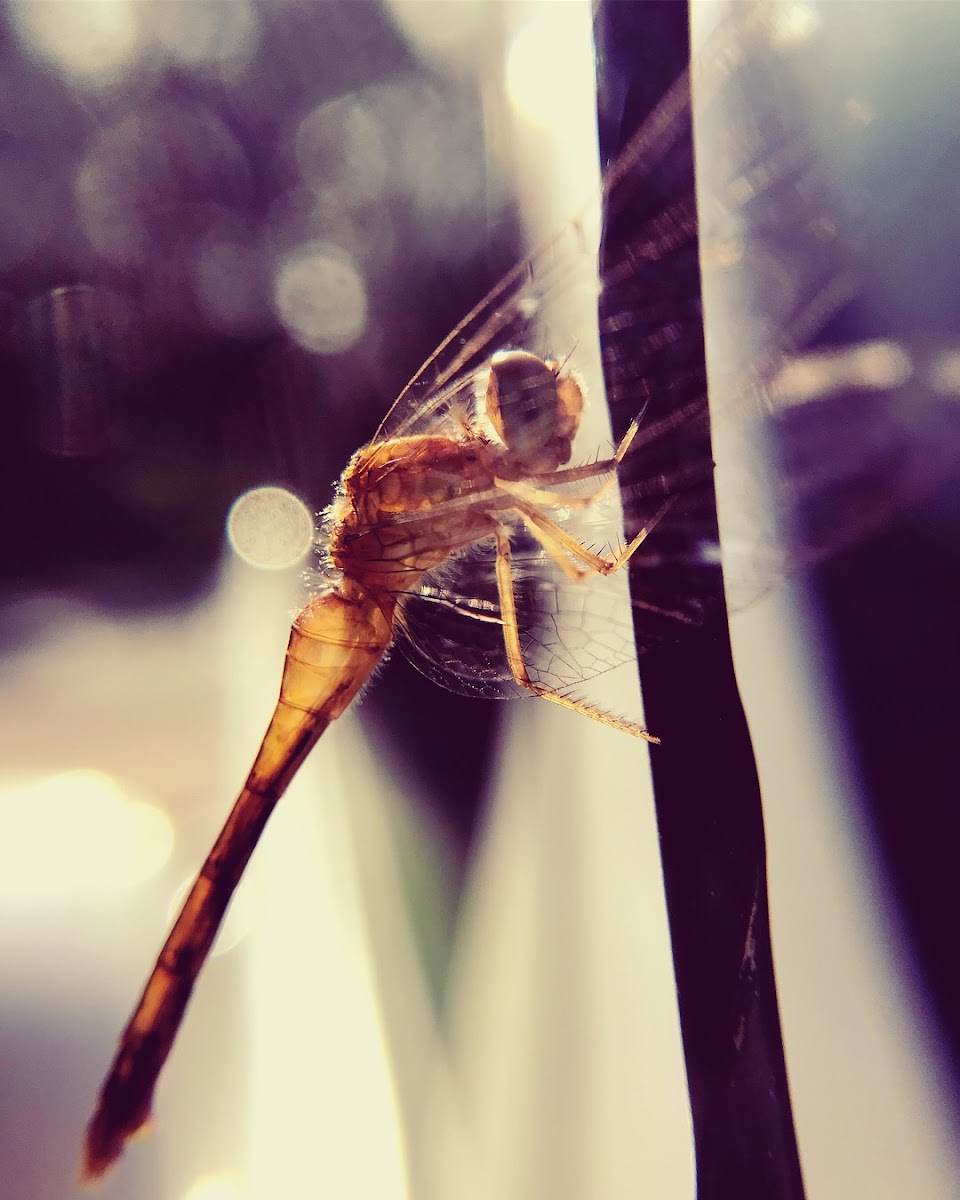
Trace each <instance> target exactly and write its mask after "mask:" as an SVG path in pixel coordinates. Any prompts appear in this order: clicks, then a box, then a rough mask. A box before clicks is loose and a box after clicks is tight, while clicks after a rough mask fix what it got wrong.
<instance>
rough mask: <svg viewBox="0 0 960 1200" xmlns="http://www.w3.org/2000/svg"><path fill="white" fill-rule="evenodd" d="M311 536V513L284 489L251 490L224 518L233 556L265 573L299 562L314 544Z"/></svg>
mask: <svg viewBox="0 0 960 1200" xmlns="http://www.w3.org/2000/svg"><path fill="white" fill-rule="evenodd" d="M313 534H314V525H313V517H312V516H311V515H310V510H309V509H308V508H307V506H306V505H305V504H304V503H303V501H302V500H301V499H300V498H299V497H298V496H295V495H294V494H293V492H289V491H287V489H286V488H280V487H257V488H251V489H250V490H249V491H247V492H244V493H243V495H242V496H239V497H238V498H237V499H236V500H235V501H234V503H233V507H232V508H231V509H230V513H229V515H228V517H227V539H228V541H229V542H230V545H231V547H232V548H233V551H234V553H235V554H237V555H238V556H239V557H240V558H242V559H243V560H244V562H247V563H249V564H250V565H251V566H254V567H259V568H261V570H265V571H279V570H283V569H284V568H286V567H292V566H294V565H295V564H296V563H298V562H300V560H301V559H302V558H303V557H304V556H305V555H306V554H307V553H308V551H309V550H310V547H311V546H312V545H313Z"/></svg>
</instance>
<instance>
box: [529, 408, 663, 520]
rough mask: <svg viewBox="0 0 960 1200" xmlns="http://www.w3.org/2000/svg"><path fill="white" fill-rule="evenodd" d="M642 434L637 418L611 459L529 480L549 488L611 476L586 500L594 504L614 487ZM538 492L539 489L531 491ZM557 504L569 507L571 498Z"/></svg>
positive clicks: (603, 459) (547, 473) (567, 468)
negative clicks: (619, 470)
mask: <svg viewBox="0 0 960 1200" xmlns="http://www.w3.org/2000/svg"><path fill="white" fill-rule="evenodd" d="M639 432H640V417H635V418H634V420H633V421H631V422H630V428H629V429H628V430H627V432H626V433H625V434H624V435H623V437H622V438H621V439H620V444H619V445H618V446H617V448H616V450H615V451H614V452H613V454H612V456H611V457H610V458H601V459H599V460H598V461H597V462H593V463H584V464H583V465H582V466H579V467H561V469H560V470H559V471H545V472H543V473H542V474H540V475H529V476H528V477H527V478H528V479H530V480H532V481H533V482H534V483H535V484H545V485H547V486H548V487H549V486H550V485H551V484H567V483H577V482H579V481H580V480H581V479H596V478H597V476H598V475H609V476H610V478H609V479H608V480H607V481H606V482H605V483H604V484H603V485H602V487H601V488H600V489H599V490H598V491H596V492H595V493H594V494H593V495H592V496H588V497H587V498H586V500H585V503H586V504H592V503H593V502H594V501H595V500H599V499H600V497H601V496H602V495H604V493H606V492H607V491H609V489H610V488H611V487H613V484H614V481H615V480H616V475H615V472H616V469H617V467H618V466H619V465H620V464H621V463H622V462H623V460H624V458H626V456H627V451H628V450H629V449H630V446H631V445H632V444H633V440H634V438H635V437H636V436H637V434H638V433H639ZM531 490H537V489H531ZM557 503H564V504H567V505H568V506H569V504H570V497H569V496H563V497H562V500H560V501H557Z"/></svg>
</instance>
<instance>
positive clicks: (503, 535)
mask: <svg viewBox="0 0 960 1200" xmlns="http://www.w3.org/2000/svg"><path fill="white" fill-rule="evenodd" d="M496 539H497V568H496V570H497V592H498V594H499V597H500V616H501V620H502V622H503V644H504V648H505V649H506V652H507V662H508V663H509V664H510V672H511V674H512V675H513V678H514V680H515V681H516V682H517V683H518V684H519V685H520V687H523V688H526V689H527V691H528V692H532V693H533V695H535V696H542V697H543V699H544V700H550V701H552V703H554V704H559V705H560V706H561V707H562V708H569V709H571V710H572V711H573V712H578V713H582V714H583V715H584V716H586V717H591V718H592V719H593V720H594V721H599V722H600V724H601V725H609V726H610V727H611V728H612V729H618V730H620V731H621V732H622V733H630V734H633V736H634V737H638V738H641V739H642V740H643V741H645V742H659V741H660V739H659V738H657V737H654V736H653V734H651V733H648V732H647V731H646V730H645V729H644V728H643V727H642V726H640V725H637V724H636V723H635V722H633V721H628V720H627V719H626V718H625V717H617V716H614V715H613V714H612V713H607V712H604V711H603V709H601V708H597V707H596V706H595V705H593V704H587V703H586V702H585V701H583V700H575V699H574V698H573V697H572V696H564V695H562V694H561V693H560V692H552V691H550V689H549V688H545V687H542V686H541V685H540V684H539V683H536V682H534V680H533V679H531V678H530V673H529V671H528V670H527V666H526V663H525V662H524V661H523V649H522V647H521V645H520V627H519V625H518V624H517V605H516V600H515V599H514V595H513V573H512V571H511V568H510V535H509V533H508V531H507V530H506V529H505V528H504V527H503V526H502V525H498V526H497V529H496Z"/></svg>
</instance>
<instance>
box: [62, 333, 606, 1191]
mask: <svg viewBox="0 0 960 1200" xmlns="http://www.w3.org/2000/svg"><path fill="white" fill-rule="evenodd" d="M581 404H582V396H581V393H580V389H579V387H578V385H577V384H576V382H575V381H574V380H573V379H572V378H570V377H564V376H560V375H559V373H558V371H557V369H556V368H555V367H553V366H552V365H549V364H546V363H544V362H542V361H541V360H539V359H536V358H535V356H533V355H519V354H515V355H514V356H513V357H512V358H507V359H505V360H503V361H502V362H498V359H497V357H496V356H495V358H494V360H493V362H492V364H491V368H490V377H489V385H488V390H487V405H486V417H487V419H488V420H489V423H490V425H491V426H492V430H491V434H490V436H485V435H483V434H481V433H479V432H476V431H475V430H474V429H473V427H472V426H469V425H468V426H466V427H465V429H464V432H463V434H462V435H461V436H459V437H454V436H438V435H429V434H428V435H420V436H414V437H395V438H388V439H384V440H381V441H375V442H373V443H371V444H370V445H369V446H366V447H364V448H363V449H362V450H359V451H358V452H357V453H356V454H355V455H354V457H353V459H352V460H351V461H350V463H349V465H348V466H347V469H346V470H345V471H344V473H343V476H342V478H341V481H340V488H339V491H338V495H337V499H336V500H335V501H334V503H333V505H332V506H331V509H330V511H329V513H328V517H327V519H328V529H329V535H330V537H329V546H328V548H327V558H328V565H329V566H330V567H332V568H333V569H334V572H335V575H334V582H333V583H332V584H331V585H330V586H329V587H328V588H327V589H326V590H325V591H323V592H321V593H320V594H319V595H317V596H315V597H314V598H313V599H311V600H310V602H309V603H308V604H307V605H306V607H305V608H304V609H303V610H302V612H301V613H300V614H299V615H298V616H297V618H296V620H295V621H294V623H293V628H292V630H291V633H290V640H289V643H288V646H287V653H286V659H285V663H284V670H283V677H282V681H281V687H280V697H279V699H278V701H277V706H276V709H275V710H274V713H273V716H272V718H271V721H270V725H269V727H268V729H267V732H266V735H265V736H264V739H263V742H262V744H261V746H260V750H259V753H258V754H257V757H256V760H255V762H254V765H253V767H252V769H251V771H250V774H249V775H248V777H247V781H246V783H245V785H244V788H243V790H242V792H241V793H240V796H239V798H238V799H237V801H236V803H235V805H234V807H233V809H232V811H231V813H230V816H229V817H228V818H227V821H226V824H225V825H224V827H223V829H222V831H221V833H220V835H219V837H218V838H217V841H216V843H215V844H214V846H213V849H212V850H211V851H210V854H209V855H208V856H207V859H206V861H205V863H204V864H203V867H202V868H201V870H200V873H199V875H198V876H197V879H196V881H195V882H194V885H193V888H192V889H191V891H190V894H189V895H188V897H187V899H186V901H185V903H184V905H183V908H182V910H181V912H180V915H179V916H178V918H177V920H176V922H175V924H174V926H173V929H172V930H171V932H170V934H169V936H168V938H167V941H166V943H165V944H164V947H163V949H162V951H161V953H160V956H159V958H158V960H157V963H156V965H155V967H154V969H153V972H152V974H151V976H150V978H149V980H148V981H147V985H146V988H145V989H144V992H143V994H142V996H141V998H140V1001H139V1003H138V1005H137V1007H136V1009H135V1011H134V1013H133V1016H132V1017H131V1019H130V1022H129V1024H128V1025H127V1028H126V1029H125V1030H124V1032H123V1035H122V1036H121V1039H120V1044H119V1047H118V1049H117V1052H116V1055H115V1057H114V1060H113V1063H112V1065H111V1068H110V1071H109V1073H108V1074H107V1077H106V1079H105V1081H104V1084H103V1087H102V1089H101V1093H100V1098H99V1103H98V1106H97V1109H96V1112H95V1113H94V1116H93V1119H92V1121H91V1123H90V1126H89V1129H88V1132H87V1140H86V1145H85V1150H84V1159H83V1164H82V1174H83V1177H84V1178H86V1179H94V1178H97V1177H98V1176H100V1175H102V1174H103V1173H104V1172H105V1171H106V1170H108V1169H109V1167H110V1166H111V1165H112V1164H113V1162H114V1161H115V1160H116V1159H117V1158H118V1157H119V1155H120V1154H121V1152H122V1150H123V1147H124V1145H125V1143H126V1141H127V1140H128V1139H129V1138H130V1137H132V1136H133V1135H134V1134H135V1133H136V1132H137V1131H138V1130H139V1129H141V1128H142V1127H143V1126H144V1125H145V1124H146V1123H147V1122H148V1120H149V1118H150V1106H151V1103H152V1098H153V1091H154V1087H155V1085H156V1081H157V1077H158V1075H159V1073H160V1070H161V1068H162V1066H163V1063H164V1062H165V1060H166V1058H167V1055H168V1054H169V1052H170V1048H171V1046H172V1044H173V1040H174V1037H175V1036H176V1033H177V1030H178V1029H179V1026H180V1022H181V1020H182V1019H183V1014H184V1011H185V1009H186V1007H187V1003H188V1001H189V999H190V995H191V993H192V991H193V985H194V982H195V981H196V978H197V976H198V974H199V972H200V969H201V967H202V965H203V963H204V961H205V960H206V957H207V955H208V954H209V952H210V949H211V947H212V945H213V941H214V938H215V937H216V933H217V930H218V929H219V926H220V923H221V921H222V919H223V916H224V914H225V912H226V909H227V906H228V904H229V901H230V897H231V896H232V894H233V891H234V889H235V888H236V886H237V883H238V882H239V880H240V876H241V874H242V873H243V871H244V869H245V867H246V865H247V862H248V861H249V858H250V855H251V854H252V852H253V849H254V847H255V846H256V843H257V840H258V839H259V837H260V835H261V833H262V832H263V829H264V827H265V825H266V823H267V820H268V818H269V816H270V814H271V812H272V811H273V809H274V807H275V805H276V803H277V801H278V800H279V799H280V797H281V795H282V794H283V792H284V791H285V790H286V788H287V786H288V784H289V782H290V780H291V779H292V778H293V776H294V774H295V773H296V771H297V769H298V768H299V766H300V764H301V763H302V762H303V760H304V759H305V758H306V756H307V754H308V753H309V751H310V750H311V748H312V747H313V745H314V744H315V743H316V741H317V739H318V738H319V737H320V735H321V734H322V733H323V731H324V730H325V729H326V727H327V726H328V725H329V724H330V722H331V721H333V720H335V719H336V718H337V717H338V716H340V714H341V713H342V712H343V711H344V710H345V709H346V708H347V706H348V705H349V704H350V702H351V700H353V699H354V697H355V696H356V695H357V693H358V692H359V690H360V689H361V688H362V687H363V685H364V683H365V682H366V681H367V680H368V679H369V678H370V675H371V674H372V672H373V670H374V669H375V667H376V665H377V663H378V662H379V661H380V659H381V658H382V657H383V655H384V653H385V652H386V650H387V648H388V647H389V646H390V643H391V642H392V640H393V636H394V627H395V622H396V616H397V608H398V605H399V603H400V601H401V598H402V597H403V596H404V595H409V594H410V593H411V592H413V591H415V590H416V588H417V586H418V584H419V582H420V579H421V577H422V575H423V573H424V572H425V571H428V570H430V569H431V568H433V567H436V566H438V565H440V564H441V563H442V562H443V561H444V559H446V558H447V557H449V555H450V554H452V553H454V552H455V551H457V550H459V549H461V548H463V547H464V546H468V545H470V544H471V543H473V542H476V541H478V540H480V539H483V538H487V537H491V536H494V535H496V534H497V531H498V526H499V524H500V522H501V521H502V519H503V514H504V512H505V511H506V510H509V509H510V508H512V507H513V506H514V504H515V503H516V501H515V499H514V498H513V496H512V495H511V493H510V491H509V489H508V486H506V484H507V483H508V481H522V480H524V479H529V478H531V477H532V476H535V475H538V474H540V475H546V474H548V473H549V472H551V471H555V470H556V469H557V468H558V467H560V466H561V465H562V464H563V463H566V462H567V461H568V459H569V457H570V446H571V440H572V438H573V435H574V433H575V431H576V428H577V423H578V420H579V415H580V408H581ZM497 438H499V439H501V440H499V441H498V440H496V439H497ZM498 481H503V483H504V485H505V486H498Z"/></svg>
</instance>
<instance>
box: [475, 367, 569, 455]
mask: <svg viewBox="0 0 960 1200" xmlns="http://www.w3.org/2000/svg"><path fill="white" fill-rule="evenodd" d="M486 405H487V416H488V418H489V419H490V422H491V424H492V425H493V427H494V429H495V430H496V431H497V435H498V436H499V437H500V439H501V441H503V443H504V445H506V446H507V448H508V449H509V450H511V451H513V453H514V454H516V455H517V456H518V457H520V458H529V457H531V456H533V455H535V454H536V452H537V451H538V450H541V449H542V448H543V447H545V446H547V445H548V444H549V443H550V442H551V440H552V439H553V438H554V436H555V435H556V434H557V431H558V424H559V418H560V414H559V407H560V405H559V401H558V398H557V374H556V371H554V370H552V369H551V368H550V367H548V366H547V364H546V363H545V362H544V361H543V359H542V358H538V357H537V356H536V355H535V354H530V353H529V352H528V351H526V350H502V351H500V352H499V353H497V354H495V355H494V356H493V358H492V359H491V360H490V378H489V380H488V382H487V400H486Z"/></svg>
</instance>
